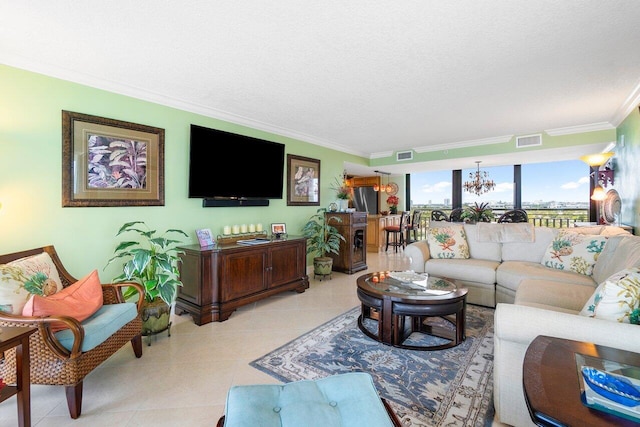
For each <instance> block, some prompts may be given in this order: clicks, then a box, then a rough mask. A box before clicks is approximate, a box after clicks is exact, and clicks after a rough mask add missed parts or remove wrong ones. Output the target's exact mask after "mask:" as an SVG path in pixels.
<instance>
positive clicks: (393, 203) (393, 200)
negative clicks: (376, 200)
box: [387, 196, 400, 214]
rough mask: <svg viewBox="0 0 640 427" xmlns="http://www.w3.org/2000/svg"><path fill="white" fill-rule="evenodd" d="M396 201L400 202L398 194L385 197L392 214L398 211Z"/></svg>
mask: <svg viewBox="0 0 640 427" xmlns="http://www.w3.org/2000/svg"><path fill="white" fill-rule="evenodd" d="M398 203H400V199H398V196H389V197H387V205H389V211H390V212H391V213H392V214H395V213H398Z"/></svg>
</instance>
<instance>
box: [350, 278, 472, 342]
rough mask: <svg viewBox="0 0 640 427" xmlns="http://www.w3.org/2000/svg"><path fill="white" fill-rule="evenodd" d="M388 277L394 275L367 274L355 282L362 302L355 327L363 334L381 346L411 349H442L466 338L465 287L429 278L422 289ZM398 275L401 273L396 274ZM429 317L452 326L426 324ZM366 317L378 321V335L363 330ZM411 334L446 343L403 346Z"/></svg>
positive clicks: (444, 280) (441, 279)
mask: <svg viewBox="0 0 640 427" xmlns="http://www.w3.org/2000/svg"><path fill="white" fill-rule="evenodd" d="M397 273H404V272H397ZM389 274H391V275H394V272H376V273H369V274H365V275H363V276H360V277H358V279H357V284H358V298H359V299H360V302H361V303H362V312H361V314H360V316H359V317H358V327H359V328H360V330H361V331H362V332H363V333H364V334H366V335H367V336H369V337H371V338H373V339H375V340H377V341H380V342H382V343H384V344H388V345H393V346H395V347H400V348H406V349H410V350H441V349H445V348H450V347H454V346H457V345H458V344H460V343H461V342H462V341H464V340H465V339H466V335H465V311H466V304H467V303H466V298H467V289H466V288H460V287H459V286H458V285H457V283H456V282H455V281H454V280H451V279H444V278H440V277H433V276H429V278H428V279H427V283H426V286H421V285H417V284H414V283H413V282H410V281H407V280H399V279H396V278H393V277H391V276H389ZM399 276H402V274H398V275H396V277H399ZM432 317H439V318H442V319H444V320H445V321H447V322H448V323H449V324H450V325H451V326H452V327H442V326H439V325H437V324H433V323H430V322H427V319H428V318H432ZM366 318H371V319H375V320H377V321H378V331H377V333H375V334H374V333H373V332H371V331H370V330H368V329H367V328H366V327H365V325H364V321H365V319H366ZM405 319H408V320H409V322H410V328H408V330H405ZM413 332H421V333H425V334H428V335H432V336H436V337H439V338H444V339H445V340H447V342H445V343H438V344H435V345H428V346H421V345H412V344H407V343H405V341H406V339H407V338H408V337H409V336H410V335H411V333H413Z"/></svg>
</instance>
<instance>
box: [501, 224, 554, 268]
mask: <svg viewBox="0 0 640 427" xmlns="http://www.w3.org/2000/svg"><path fill="white" fill-rule="evenodd" d="M556 234H558V230H556V229H553V228H549V227H535V241H534V242H507V243H503V244H502V261H529V262H540V260H542V257H543V256H544V254H545V252H546V250H547V247H548V246H549V243H551V241H552V240H553V238H554V237H555V236H556Z"/></svg>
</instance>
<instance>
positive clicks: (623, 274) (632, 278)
mask: <svg viewBox="0 0 640 427" xmlns="http://www.w3.org/2000/svg"><path fill="white" fill-rule="evenodd" d="M580 314H581V315H582V316H588V317H595V318H596V319H605V320H613V321H616V322H621V323H633V324H636V325H637V324H638V318H639V317H640V268H638V267H635V268H628V269H625V270H622V271H620V272H618V273H616V274H614V275H612V276H611V277H609V278H608V279H607V280H605V281H604V282H602V283H601V284H600V285H598V287H597V288H596V291H595V292H594V293H593V295H592V296H591V298H590V299H589V301H587V303H586V304H585V306H584V308H583V309H582V311H581V312H580Z"/></svg>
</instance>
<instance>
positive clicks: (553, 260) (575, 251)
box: [541, 231, 607, 276]
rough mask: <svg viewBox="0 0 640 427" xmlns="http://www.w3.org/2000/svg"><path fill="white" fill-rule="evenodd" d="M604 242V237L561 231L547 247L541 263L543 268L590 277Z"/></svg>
mask: <svg viewBox="0 0 640 427" xmlns="http://www.w3.org/2000/svg"><path fill="white" fill-rule="evenodd" d="M606 242H607V237H606V236H599V235H587V234H579V233H573V232H570V231H561V232H560V233H558V235H557V236H556V237H555V238H554V239H553V240H552V241H551V243H550V244H549V247H547V250H546V251H545V254H544V256H543V257H542V261H541V263H542V265H544V266H545V267H549V268H555V269H558V270H567V271H573V272H576V273H580V274H584V275H586V276H591V274H592V273H593V266H594V265H595V263H596V261H597V260H598V256H599V255H600V252H602V249H603V248H604V245H605V243H606Z"/></svg>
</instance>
